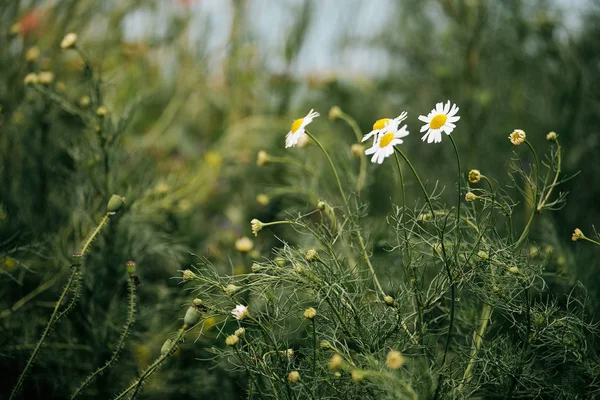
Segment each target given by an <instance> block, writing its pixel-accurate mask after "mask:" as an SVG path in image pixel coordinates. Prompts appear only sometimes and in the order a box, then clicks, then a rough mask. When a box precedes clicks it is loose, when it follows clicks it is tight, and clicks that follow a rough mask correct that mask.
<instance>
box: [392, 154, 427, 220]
mask: <svg viewBox="0 0 600 400" xmlns="http://www.w3.org/2000/svg"><path fill="white" fill-rule="evenodd" d="M394 149H395V150H396V151H397V152H398V153H400V155H401V156H402V158H403V159H404V161H406V163H407V164H408V166H409V167H410V169H411V171H412V173H413V175H414V176H415V178H416V179H417V182H419V186H420V187H421V190H422V191H423V195H425V201H427V204H428V205H429V209H430V210H431V217H432V218H433V219H434V220H435V218H436V217H435V211H434V210H433V204H432V203H431V199H430V198H429V193H427V190H425V186H424V185H423V182H422V181H421V178H419V174H418V173H417V170H416V169H415V167H413V165H412V163H411V162H410V160H409V159H408V157H406V155H405V154H404V152H403V151H402V150H400V149H399V148H398V147H395V148H394Z"/></svg>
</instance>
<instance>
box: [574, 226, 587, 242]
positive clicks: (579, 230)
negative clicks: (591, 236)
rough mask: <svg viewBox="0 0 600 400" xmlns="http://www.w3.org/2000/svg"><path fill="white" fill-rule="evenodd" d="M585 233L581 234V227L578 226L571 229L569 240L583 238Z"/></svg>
mask: <svg viewBox="0 0 600 400" xmlns="http://www.w3.org/2000/svg"><path fill="white" fill-rule="evenodd" d="M584 238H585V235H584V234H583V232H582V231H581V229H579V228H575V230H574V231H573V235H572V236H571V240H572V241H574V242H576V241H578V240H580V239H584Z"/></svg>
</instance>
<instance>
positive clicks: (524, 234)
mask: <svg viewBox="0 0 600 400" xmlns="http://www.w3.org/2000/svg"><path fill="white" fill-rule="evenodd" d="M525 144H527V146H529V149H531V152H532V153H533V156H534V158H535V180H534V181H533V184H532V189H533V199H532V206H533V205H535V204H536V203H537V185H538V174H539V171H540V162H539V159H538V156H537V153H536V152H535V149H534V148H533V146H532V145H531V143H529V141H528V140H525ZM535 213H536V210H535V207H532V210H531V215H530V216H529V220H528V221H527V225H525V228H524V229H523V232H522V233H521V236H520V237H519V239H518V240H517V242H516V243H515V247H519V245H520V244H521V243H523V241H524V240H525V238H526V237H527V234H528V233H529V229H530V228H531V223H532V221H533V216H534V215H535Z"/></svg>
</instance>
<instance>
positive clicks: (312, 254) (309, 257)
mask: <svg viewBox="0 0 600 400" xmlns="http://www.w3.org/2000/svg"><path fill="white" fill-rule="evenodd" d="M318 259H319V254H318V253H317V251H316V250H315V249H310V250H308V251H307V252H306V261H308V262H312V261H315V260H318Z"/></svg>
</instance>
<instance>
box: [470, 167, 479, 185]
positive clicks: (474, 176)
mask: <svg viewBox="0 0 600 400" xmlns="http://www.w3.org/2000/svg"><path fill="white" fill-rule="evenodd" d="M468 178H469V182H471V183H478V182H479V181H480V180H481V172H479V170H478V169H472V170H471V171H469V176H468Z"/></svg>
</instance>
